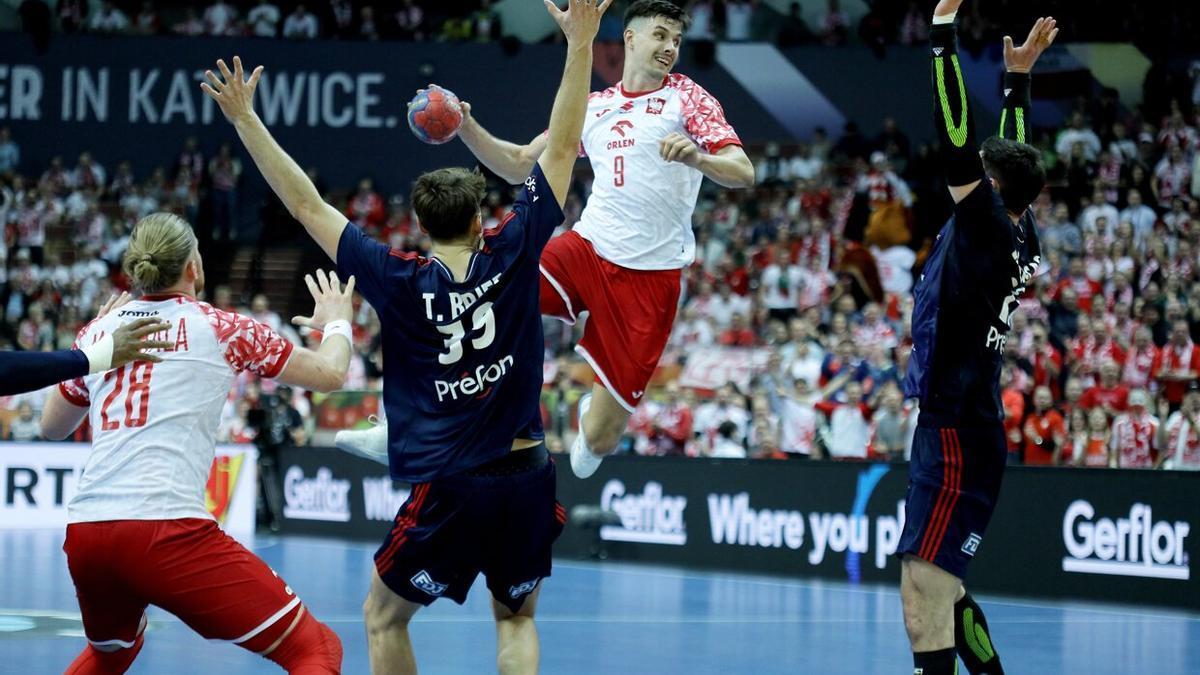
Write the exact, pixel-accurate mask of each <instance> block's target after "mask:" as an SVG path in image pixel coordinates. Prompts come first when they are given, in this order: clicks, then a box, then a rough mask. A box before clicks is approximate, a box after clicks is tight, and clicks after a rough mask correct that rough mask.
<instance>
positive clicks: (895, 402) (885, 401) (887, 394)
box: [872, 382, 917, 462]
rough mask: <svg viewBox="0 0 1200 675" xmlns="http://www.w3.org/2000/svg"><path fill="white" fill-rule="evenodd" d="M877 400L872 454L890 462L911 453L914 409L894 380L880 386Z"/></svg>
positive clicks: (914, 425) (914, 423) (914, 430)
mask: <svg viewBox="0 0 1200 675" xmlns="http://www.w3.org/2000/svg"><path fill="white" fill-rule="evenodd" d="M879 402H880V406H879V410H878V411H876V412H875V415H874V418H873V420H872V421H873V423H874V427H875V437H874V440H873V443H872V450H873V454H874V455H876V456H878V457H880V458H882V459H886V460H889V461H893V462H899V461H904V460H907V459H908V458H909V456H910V455H911V454H912V440H913V434H914V433H915V432H916V429H917V409H916V407H915V406H913V405H911V404H908V403H906V402H905V400H904V394H903V393H902V392H901V391H900V387H899V385H897V384H896V383H895V382H888V383H887V384H886V385H884V388H883V390H882V393H881V394H880V396H879Z"/></svg>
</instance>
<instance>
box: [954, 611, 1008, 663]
mask: <svg viewBox="0 0 1200 675" xmlns="http://www.w3.org/2000/svg"><path fill="white" fill-rule="evenodd" d="M954 647H955V648H956V649H957V651H958V655H959V656H961V657H962V660H963V663H965V664H967V670H969V671H970V672H971V675H1004V666H1002V665H1000V655H999V654H998V653H996V647H995V645H994V644H993V642H992V635H991V632H990V631H989V630H988V624H987V618H985V617H984V616H983V610H982V609H981V608H980V607H979V605H977V604H975V599H974V598H972V597H971V594H970V593H966V594H964V595H963V597H962V598H961V599H959V601H958V602H956V603H954Z"/></svg>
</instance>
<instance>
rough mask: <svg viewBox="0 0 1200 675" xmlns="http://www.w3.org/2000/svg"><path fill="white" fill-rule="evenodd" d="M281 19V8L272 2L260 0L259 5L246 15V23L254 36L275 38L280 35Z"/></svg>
mask: <svg viewBox="0 0 1200 675" xmlns="http://www.w3.org/2000/svg"><path fill="white" fill-rule="evenodd" d="M279 18H280V13H279V8H278V7H276V6H275V5H274V4H273V3H272V2H271V0H258V4H257V5H255V6H254V7H253V8H252V9H251V10H250V13H249V14H247V15H246V23H247V24H249V26H250V33H251V34H252V35H254V36H256V37H265V38H273V37H275V36H277V35H278V34H279Z"/></svg>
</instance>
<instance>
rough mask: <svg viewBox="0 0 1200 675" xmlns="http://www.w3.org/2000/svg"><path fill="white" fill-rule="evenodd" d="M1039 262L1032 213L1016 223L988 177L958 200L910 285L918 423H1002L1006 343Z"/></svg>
mask: <svg viewBox="0 0 1200 675" xmlns="http://www.w3.org/2000/svg"><path fill="white" fill-rule="evenodd" d="M1040 261H1041V250H1040V248H1039V246H1038V238H1037V223H1036V222H1035V220H1034V217H1033V213H1032V212H1031V211H1026V213H1025V215H1024V216H1023V217H1022V218H1021V222H1020V224H1019V225H1013V222H1012V219H1011V218H1009V216H1008V212H1007V211H1006V210H1005V208H1004V203H1003V202H1002V201H1001V200H1000V195H999V194H998V193H997V192H996V191H995V189H994V188H993V187H992V184H991V181H988V180H983V181H981V182H980V184H979V186H978V187H977V188H975V189H974V190H972V191H971V194H969V195H967V197H966V199H963V200H962V201H961V202H959V203H958V204H957V205H956V206H955V208H954V215H953V216H952V217H951V218H950V221H949V222H948V223H946V226H945V227H943V228H942V231H941V232H940V233H939V234H938V238H937V243H936V244H935V245H934V247H933V253H931V254H930V256H929V259H928V260H927V261H926V262H925V267H924V269H923V271H922V274H921V279H920V281H919V282H918V283H917V286H916V290H915V295H916V298H915V300H916V302H915V304H914V306H913V316H912V338H913V350H912V355H911V357H910V358H909V362H908V373H907V375H906V377H905V379H904V393H905V395H906V396H909V397H917V398H920V400H921V423H922V424H923V425H927V426H928V425H934V426H956V425H959V424H966V425H971V424H988V423H998V422H1003V420H1004V412H1003V411H1004V408H1003V407H1002V406H1001V403H1000V365H1001V361H1002V360H1003V355H1004V345H1005V343H1006V342H1007V339H1008V331H1009V328H1010V327H1011V326H1012V316H1013V312H1014V311H1015V310H1016V308H1017V304H1018V300H1019V299H1020V297H1021V295H1022V294H1024V292H1025V286H1026V284H1027V283H1029V280H1030V279H1031V278H1033V275H1034V273H1035V272H1037V268H1038V264H1039V263H1040Z"/></svg>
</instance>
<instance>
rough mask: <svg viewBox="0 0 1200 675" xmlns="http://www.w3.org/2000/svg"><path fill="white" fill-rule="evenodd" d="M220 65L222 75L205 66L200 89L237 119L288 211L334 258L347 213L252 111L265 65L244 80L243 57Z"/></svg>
mask: <svg viewBox="0 0 1200 675" xmlns="http://www.w3.org/2000/svg"><path fill="white" fill-rule="evenodd" d="M217 68H218V69H219V70H220V71H221V77H217V75H216V74H214V73H213V72H212V71H211V70H207V71H205V72H204V75H205V77H207V78H208V82H202V83H201V84H200V88H201V89H203V90H204V93H206V94H208V95H209V96H210V97H212V99H213V100H215V101H216V102H217V105H218V106H220V107H221V112H223V113H225V118H226V119H228V120H229V121H230V122H232V123H233V126H234V128H235V129H237V133H238V137H239V138H241V139H242V144H243V145H245V146H246V150H247V151H248V152H249V153H250V156H251V157H252V158H254V163H255V165H257V166H258V170H259V171H260V172H262V175H263V178H266V179H267V183H268V184H269V185H270V186H271V190H273V191H274V192H275V194H276V195H278V197H279V199H280V201H282V202H283V205H284V206H286V207H287V210H288V213H291V214H292V217H293V218H295V219H296V220H298V221H300V224H301V225H303V226H304V229H305V230H307V231H308V234H309V236H311V237H312V238H313V240H314V241H316V242H317V244H318V245H320V247H321V250H323V251H325V254H326V255H328V256H329V258H330V260H333V261H334V262H336V261H337V249H338V240H339V239H340V238H341V236H342V230H344V229H346V222H347V221H346V217H345V216H344V215H342V214H341V213H340V212H339V211H338V210H337V209H335V208H333V207H332V206H330V205H329V204H326V203H325V202H324V200H322V199H321V194H320V193H319V192H317V188H316V186H315V185H313V184H312V181H310V180H309V179H308V175H307V174H305V173H304V170H303V169H301V168H300V165H299V164H297V163H296V160H294V159H292V158H291V157H290V156H288V154H287V153H286V152H284V150H283V148H281V147H280V146H279V144H278V143H276V142H275V139H274V138H272V137H271V133H270V132H269V131H267V127H266V125H264V124H263V122H262V120H261V119H259V117H258V114H257V113H255V112H254V89H255V87H257V86H258V78H259V77H261V76H262V71H263V67H262V66H259V67H257V68H255V69H254V72H253V73H251V74H250V79H249V80H246V79H245V74H244V73H243V71H242V59H241V58H240V57H237V56H235V57H233V72H230V70H229V67H228V66H226V65H225V62H224V61H222V60H218V61H217Z"/></svg>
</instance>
